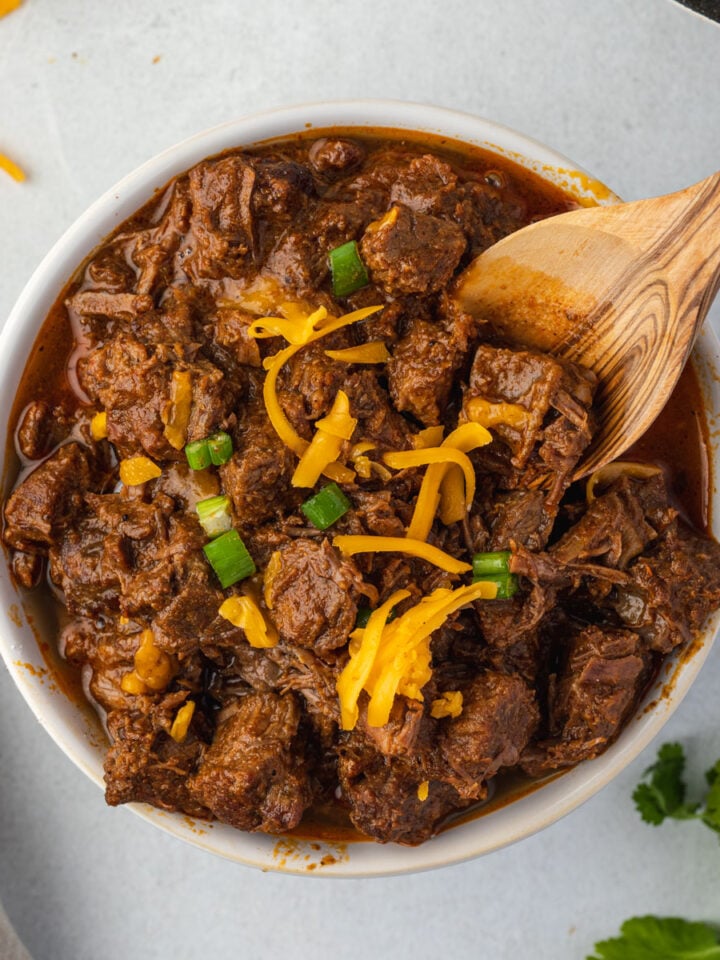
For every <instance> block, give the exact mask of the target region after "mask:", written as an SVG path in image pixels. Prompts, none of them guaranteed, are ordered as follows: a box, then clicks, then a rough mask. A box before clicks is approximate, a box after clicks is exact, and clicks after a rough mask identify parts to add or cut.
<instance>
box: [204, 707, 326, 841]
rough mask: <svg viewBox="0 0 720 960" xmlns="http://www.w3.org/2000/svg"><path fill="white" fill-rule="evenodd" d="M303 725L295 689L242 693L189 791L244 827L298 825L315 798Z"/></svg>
mask: <svg viewBox="0 0 720 960" xmlns="http://www.w3.org/2000/svg"><path fill="white" fill-rule="evenodd" d="M299 724H300V708H299V706H298V703H297V700H296V699H295V697H294V695H293V694H290V693H288V694H283V695H278V694H276V693H250V694H247V695H245V696H244V697H242V698H240V700H239V701H238V704H237V709H236V712H235V713H233V714H232V715H231V716H229V717H228V718H227V719H226V720H225V721H224V722H223V723H221V724H220V725H219V726H218V728H217V731H216V733H215V738H214V740H213V742H212V744H211V745H210V746H209V747H208V748H207V749H206V750H205V752H204V753H203V756H202V760H201V762H200V765H199V767H198V770H197V773H196V774H194V776H192V777H191V778H190V780H189V782H188V789H189V792H190V795H191V796H192V797H193V799H194V800H195V802H196V803H198V804H199V805H200V806H202V807H207V808H208V809H210V810H211V811H212V813H213V814H214V815H215V816H216V817H217V818H218V819H219V820H222V821H223V822H224V823H229V824H230V825H231V826H233V827H237V828H238V829H239V830H260V831H263V832H265V833H279V832H282V831H284V830H290V829H291V828H292V827H295V826H297V824H298V823H299V822H300V820H301V818H302V815H303V812H304V811H305V809H306V808H307V807H308V806H309V805H310V801H311V799H312V795H311V790H310V783H309V780H308V774H307V769H306V761H305V757H304V751H303V745H302V739H301V737H300V736H299V734H298V728H299Z"/></svg>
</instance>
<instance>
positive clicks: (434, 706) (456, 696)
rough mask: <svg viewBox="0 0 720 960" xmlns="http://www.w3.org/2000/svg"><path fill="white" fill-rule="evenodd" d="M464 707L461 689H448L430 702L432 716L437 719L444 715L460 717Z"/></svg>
mask: <svg viewBox="0 0 720 960" xmlns="http://www.w3.org/2000/svg"><path fill="white" fill-rule="evenodd" d="M462 708H463V695H462V693H461V692H460V691H459V690H447V691H446V692H445V693H443V694H442V696H440V697H438V698H437V700H433V702H432V703H431V704H430V716H431V717H434V718H435V719H436V720H440V719H441V718H442V717H453V718H454V717H459V716H460V714H461V713H462Z"/></svg>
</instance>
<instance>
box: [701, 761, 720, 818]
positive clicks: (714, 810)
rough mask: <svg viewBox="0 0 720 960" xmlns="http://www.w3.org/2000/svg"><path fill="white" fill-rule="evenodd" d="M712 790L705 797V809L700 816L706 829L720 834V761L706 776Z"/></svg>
mask: <svg viewBox="0 0 720 960" xmlns="http://www.w3.org/2000/svg"><path fill="white" fill-rule="evenodd" d="M705 779H706V780H707V782H708V785H709V787H710V789H709V790H708V792H707V795H706V797H705V809H704V810H703V811H702V813H701V814H700V816H701V819H702V822H703V823H704V824H705V826H706V827H710V829H711V830H715V832H716V833H720V760H718V761H717V763H716V764H715V766H714V767H711V768H710V769H709V770H708V772H707V773H706V774H705Z"/></svg>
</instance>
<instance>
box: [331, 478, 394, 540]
mask: <svg viewBox="0 0 720 960" xmlns="http://www.w3.org/2000/svg"><path fill="white" fill-rule="evenodd" d="M352 497H353V504H354V505H353V508H352V509H351V510H350V511H349V512H348V513H347V514H346V515H345V517H343V518H342V520H341V521H340V523H341V524H342V532H344V533H345V532H346V533H369V534H372V535H374V536H376V537H404V536H405V523H404V521H403V520H402V518H401V517H399V516H398V513H397V507H398V506H399V505H398V504H393V498H392V493H391V491H390V490H377V491H371V490H362V489H360V488H358V489H357V490H354V491H353V495H352ZM340 529H341V528H340V526H338V530H340Z"/></svg>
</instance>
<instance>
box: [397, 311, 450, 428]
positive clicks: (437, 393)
mask: <svg viewBox="0 0 720 960" xmlns="http://www.w3.org/2000/svg"><path fill="white" fill-rule="evenodd" d="M456 365H457V353H456V351H455V350H454V349H453V346H452V343H451V341H450V338H449V337H448V335H447V334H446V333H445V331H444V330H443V329H442V328H441V327H439V326H438V325H437V324H435V323H428V322H427V321H425V320H416V321H414V322H413V323H412V325H411V327H410V331H409V332H408V334H407V335H406V336H405V337H403V339H402V340H400V342H399V343H398V344H396V346H395V348H394V350H393V354H392V357H391V358H390V360H389V361H388V365H387V370H388V383H389V387H390V396H391V397H392V399H393V403H394V404H395V408H396V409H397V410H403V411H406V412H407V413H411V414H412V415H413V416H414V417H416V418H417V419H418V420H419V421H420V422H421V423H422V424H423V425H424V426H426V427H428V426H434V425H436V424H439V423H441V422H442V421H443V420H444V418H445V413H446V411H447V405H448V400H449V398H450V390H451V388H452V385H453V379H454V373H455V369H456Z"/></svg>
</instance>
